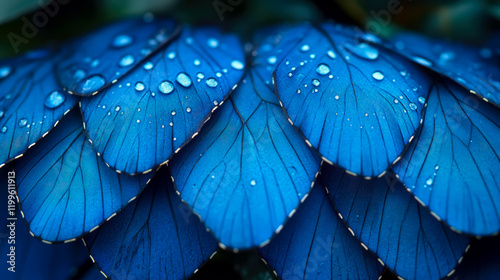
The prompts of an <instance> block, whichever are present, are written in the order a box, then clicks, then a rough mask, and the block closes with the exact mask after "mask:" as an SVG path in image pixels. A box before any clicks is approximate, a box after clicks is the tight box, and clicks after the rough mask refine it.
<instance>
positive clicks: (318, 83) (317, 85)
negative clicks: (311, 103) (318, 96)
mask: <svg viewBox="0 0 500 280" xmlns="http://www.w3.org/2000/svg"><path fill="white" fill-rule="evenodd" d="M312 84H313V86H315V87H319V85H320V84H321V83H320V81H319V80H318V79H313V80H312Z"/></svg>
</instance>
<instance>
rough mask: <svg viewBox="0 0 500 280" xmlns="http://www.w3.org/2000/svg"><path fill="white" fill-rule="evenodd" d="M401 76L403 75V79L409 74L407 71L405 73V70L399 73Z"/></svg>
mask: <svg viewBox="0 0 500 280" xmlns="http://www.w3.org/2000/svg"><path fill="white" fill-rule="evenodd" d="M399 74H401V76H403V77H406V74H407V73H406V71H405V70H401V71H400V72H399Z"/></svg>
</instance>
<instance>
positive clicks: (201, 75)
mask: <svg viewBox="0 0 500 280" xmlns="http://www.w3.org/2000/svg"><path fill="white" fill-rule="evenodd" d="M196 77H197V78H198V79H203V78H205V75H203V73H201V72H200V73H198V74H196Z"/></svg>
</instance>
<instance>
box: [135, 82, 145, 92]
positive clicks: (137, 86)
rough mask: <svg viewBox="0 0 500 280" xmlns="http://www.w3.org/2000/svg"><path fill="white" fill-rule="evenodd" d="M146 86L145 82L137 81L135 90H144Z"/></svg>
mask: <svg viewBox="0 0 500 280" xmlns="http://www.w3.org/2000/svg"><path fill="white" fill-rule="evenodd" d="M145 88H146V87H145V86H144V84H143V83H141V82H137V83H136V84H135V90H137V91H143V90H144V89H145Z"/></svg>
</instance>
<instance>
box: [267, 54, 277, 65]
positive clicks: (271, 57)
mask: <svg viewBox="0 0 500 280" xmlns="http://www.w3.org/2000/svg"><path fill="white" fill-rule="evenodd" d="M277 60H278V59H277V58H276V57H275V56H270V57H269V58H268V59H267V62H268V63H269V64H275V63H276V61H277Z"/></svg>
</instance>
